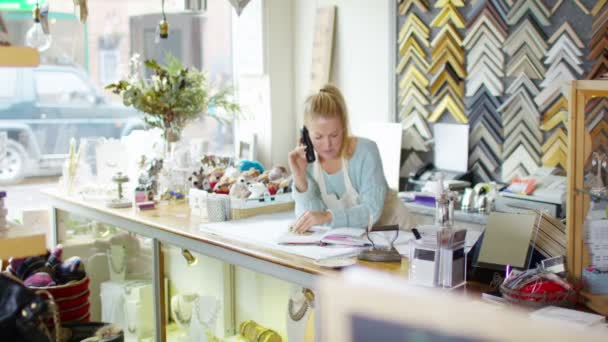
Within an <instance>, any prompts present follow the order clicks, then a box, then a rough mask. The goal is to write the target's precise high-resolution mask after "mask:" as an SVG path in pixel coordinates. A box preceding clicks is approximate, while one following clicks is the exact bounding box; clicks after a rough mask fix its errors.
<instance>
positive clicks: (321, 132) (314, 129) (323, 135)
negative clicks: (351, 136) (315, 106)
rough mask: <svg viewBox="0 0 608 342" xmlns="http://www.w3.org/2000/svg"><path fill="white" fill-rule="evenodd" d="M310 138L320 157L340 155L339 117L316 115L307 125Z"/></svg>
mask: <svg viewBox="0 0 608 342" xmlns="http://www.w3.org/2000/svg"><path fill="white" fill-rule="evenodd" d="M308 132H309V133H310V140H312V145H313V146H314V148H315V151H316V152H317V154H318V155H319V157H320V158H321V159H335V158H339V157H340V150H341V147H342V135H343V134H344V130H343V129H342V121H341V120H340V119H339V118H335V117H334V118H324V117H316V118H314V119H312V120H311V122H310V124H309V125H308Z"/></svg>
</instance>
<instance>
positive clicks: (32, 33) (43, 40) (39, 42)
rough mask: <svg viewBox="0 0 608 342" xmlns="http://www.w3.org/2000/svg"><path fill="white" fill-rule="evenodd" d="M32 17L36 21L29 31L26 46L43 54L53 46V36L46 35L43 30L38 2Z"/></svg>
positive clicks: (26, 36)
mask: <svg viewBox="0 0 608 342" xmlns="http://www.w3.org/2000/svg"><path fill="white" fill-rule="evenodd" d="M32 17H33V19H34V24H33V25H32V27H30V29H29V30H27V33H26V35H25V44H26V45H27V46H29V47H33V48H35V49H38V51H41V52H42V51H45V50H47V49H48V48H49V47H50V46H51V43H52V41H53V39H52V38H51V35H50V34H46V33H45V32H44V30H43V28H42V24H41V23H40V6H38V3H37V2H36V7H34V10H33V12H32Z"/></svg>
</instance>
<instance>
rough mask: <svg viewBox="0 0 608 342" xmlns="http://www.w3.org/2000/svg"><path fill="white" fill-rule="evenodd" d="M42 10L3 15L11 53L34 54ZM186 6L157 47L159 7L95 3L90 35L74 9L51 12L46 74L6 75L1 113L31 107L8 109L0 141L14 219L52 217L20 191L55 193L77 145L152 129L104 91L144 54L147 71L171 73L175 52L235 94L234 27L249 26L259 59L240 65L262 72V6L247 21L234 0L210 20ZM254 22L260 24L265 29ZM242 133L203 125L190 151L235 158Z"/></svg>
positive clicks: (2, 75)
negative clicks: (166, 66)
mask: <svg viewBox="0 0 608 342" xmlns="http://www.w3.org/2000/svg"><path fill="white" fill-rule="evenodd" d="M0 2H2V1H1V0H0ZM34 3H35V2H31V1H28V2H24V4H23V6H21V7H20V8H10V9H8V8H7V7H6V6H5V7H2V6H0V12H1V13H2V17H3V19H4V23H5V24H6V25H5V26H6V30H7V32H6V36H7V37H9V40H10V43H11V44H12V45H25V35H26V32H27V31H28V29H29V28H30V27H31V26H32V13H31V9H32V6H33V5H34ZM184 3H185V2H184V1H165V12H166V15H167V21H168V23H169V37H168V39H167V40H160V41H159V42H157V41H156V40H157V39H156V38H157V31H156V30H157V27H158V23H159V21H160V19H161V7H160V4H161V3H160V1H158V2H157V3H155V4H154V6H151V5H150V1H148V0H123V1H107V0H88V8H89V13H90V14H91V13H93V14H94V15H92V14H91V15H89V20H88V22H87V24H86V25H83V24H82V23H81V22H80V21H79V20H78V18H77V16H76V15H75V14H74V6H73V2H72V1H59V2H57V3H55V2H51V7H50V15H49V26H50V31H51V35H52V44H51V47H50V48H49V49H48V50H46V51H44V52H43V53H41V55H40V67H38V68H33V69H26V68H24V69H13V68H8V67H2V66H0V80H1V82H0V103H2V102H3V100H5V99H15V100H17V101H19V102H20V103H21V104H22V105H20V106H19V108H17V109H16V110H15V108H16V107H14V108H12V109H10V110H9V109H8V107H6V106H2V105H0V132H1V131H5V130H7V131H8V132H7V133H8V134H7V135H8V142H9V145H8V153H9V154H10V155H11V156H12V158H10V160H11V162H14V165H12V166H11V167H10V170H11V172H10V173H4V174H3V173H1V172H0V187H2V188H6V187H5V185H6V184H8V185H9V186H8V188H7V190H8V191H9V197H8V199H7V205H8V207H9V209H10V210H9V215H11V216H13V215H14V216H13V217H15V216H16V217H19V215H20V211H21V208H20V207H19V206H21V207H23V204H22V203H35V204H36V206H38V207H40V208H44V207H45V197H44V196H42V195H38V194H37V192H36V191H29V190H28V191H23V190H21V188H18V187H16V190H13V189H12V188H11V186H16V185H18V184H19V183H20V182H21V181H22V180H23V179H24V178H32V179H30V180H28V181H27V183H28V185H27V187H28V189H31V187H32V184H39V183H41V182H46V184H40V187H41V188H42V187H48V185H49V184H51V183H56V182H57V181H58V179H59V177H60V176H61V173H62V165H63V164H64V161H65V158H66V156H67V155H66V152H67V151H68V147H69V141H70V139H71V138H74V139H75V140H76V142H77V143H78V142H79V141H81V139H85V140H86V139H89V140H93V139H97V138H98V137H103V138H113V139H122V138H123V137H124V136H125V135H127V134H129V133H130V132H131V131H133V130H134V129H139V128H142V127H143V125H144V124H143V121H142V120H141V113H139V112H137V111H136V110H134V109H133V108H132V107H126V106H124V105H123V103H122V99H121V98H120V97H119V96H117V95H115V94H113V93H112V92H111V91H109V90H106V89H104V88H105V86H106V85H108V84H109V83H112V82H116V81H117V80H119V79H123V78H125V77H126V75H127V74H128V72H129V60H130V58H131V56H133V55H134V54H139V55H140V56H141V58H140V59H141V60H142V61H144V60H146V59H156V60H157V61H158V62H160V63H163V62H164V59H165V55H166V53H167V52H169V53H171V54H172V55H174V56H176V57H178V58H179V59H180V60H181V61H182V63H183V64H184V65H185V66H187V67H195V68H197V69H203V70H205V71H206V72H207V74H208V79H209V80H210V81H211V83H212V84H213V85H215V86H218V87H220V86H222V87H223V86H228V87H234V88H236V85H235V84H233V83H234V80H235V76H234V72H233V70H234V65H235V62H234V58H233V57H234V54H235V53H236V52H235V49H234V44H233V37H234V36H235V33H234V31H235V24H237V23H243V22H245V24H247V23H249V24H247V25H245V24H243V25H240V26H239V27H241V31H244V32H248V34H247V35H244V34H243V32H241V34H240V36H241V37H242V38H241V39H243V40H247V41H248V42H250V43H251V44H252V45H251V47H252V49H253V47H255V49H254V51H256V52H255V56H251V53H252V52H251V51H250V52H247V51H243V54H244V55H243V56H244V57H248V58H249V59H251V61H250V62H249V64H247V63H241V64H246V65H249V66H251V67H250V68H245V67H243V68H242V69H243V70H242V72H247V73H252V72H255V73H258V72H262V71H263V67H262V66H261V64H260V60H259V58H258V57H259V54H260V51H261V46H262V45H261V41H260V42H257V43H256V42H252V41H251V40H256V39H260V40H261V36H260V35H259V32H262V31H261V30H262V27H261V25H262V23H261V20H259V19H260V18H261V3H262V1H261V0H252V1H251V3H250V4H249V5H248V6H247V9H246V10H245V11H244V13H243V15H241V16H240V17H239V16H236V15H235V14H234V13H235V11H234V9H233V7H232V6H231V4H230V1H227V0H206V1H205V3H206V5H207V8H206V11H202V12H192V11H185V10H184ZM254 13H255V15H258V16H260V18H257V19H256V18H255V15H254ZM242 26H245V27H244V28H243V27H242ZM256 26H259V27H257V29H256ZM254 33H255V34H254ZM245 55H247V56H245ZM253 57H255V58H253ZM22 70H23V72H22ZM211 110H213V109H211ZM7 123H10V124H11V125H12V126H10V125H9V126H10V127H9V126H7V125H6V124H7ZM7 127H9V128H7ZM23 127H26V128H27V129H24V128H23ZM233 130H234V129H233V125H232V124H231V123H222V122H219V121H218V120H215V119H213V118H211V117H209V116H202V117H200V118H199V119H197V120H194V122H192V124H191V125H190V126H188V127H186V129H184V131H183V132H182V139H181V143H182V144H184V145H187V144H190V145H191V146H192V145H196V144H197V142H198V144H199V145H200V146H204V147H205V148H204V151H203V152H204V153H214V154H222V155H227V156H232V155H233V154H234V151H235V149H234V132H233ZM93 137H95V138H93ZM201 141H203V142H204V144H201V143H200V142H201ZM49 175H50V176H49ZM134 179H137V177H135V178H134ZM22 194H23V195H24V196H26V197H21V196H22Z"/></svg>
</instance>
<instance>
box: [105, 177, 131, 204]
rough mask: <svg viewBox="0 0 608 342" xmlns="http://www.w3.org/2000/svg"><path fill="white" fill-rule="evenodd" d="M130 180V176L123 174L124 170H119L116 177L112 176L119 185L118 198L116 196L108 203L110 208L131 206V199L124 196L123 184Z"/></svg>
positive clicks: (113, 180)
mask: <svg viewBox="0 0 608 342" xmlns="http://www.w3.org/2000/svg"><path fill="white" fill-rule="evenodd" d="M128 181H129V177H127V175H123V174H122V172H117V173H116V175H114V177H112V182H114V183H116V184H117V186H118V198H114V199H112V200H110V201H109V202H107V203H106V206H107V207H109V208H130V207H131V201H130V200H128V199H126V198H124V197H123V195H122V185H123V184H124V183H126V182H128Z"/></svg>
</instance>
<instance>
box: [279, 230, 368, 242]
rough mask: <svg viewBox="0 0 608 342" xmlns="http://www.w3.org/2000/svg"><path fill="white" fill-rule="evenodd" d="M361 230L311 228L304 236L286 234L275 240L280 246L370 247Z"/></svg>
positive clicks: (291, 233)
mask: <svg viewBox="0 0 608 342" xmlns="http://www.w3.org/2000/svg"><path fill="white" fill-rule="evenodd" d="M364 236H365V229H363V228H334V229H329V228H327V227H313V228H312V229H311V230H309V231H307V232H306V233H304V234H298V233H293V232H286V233H285V234H283V235H281V236H280V237H279V238H278V239H277V243H279V244H281V245H345V246H361V247H363V246H368V245H371V244H370V243H369V241H368V240H367V239H366V238H365V237H364Z"/></svg>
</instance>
